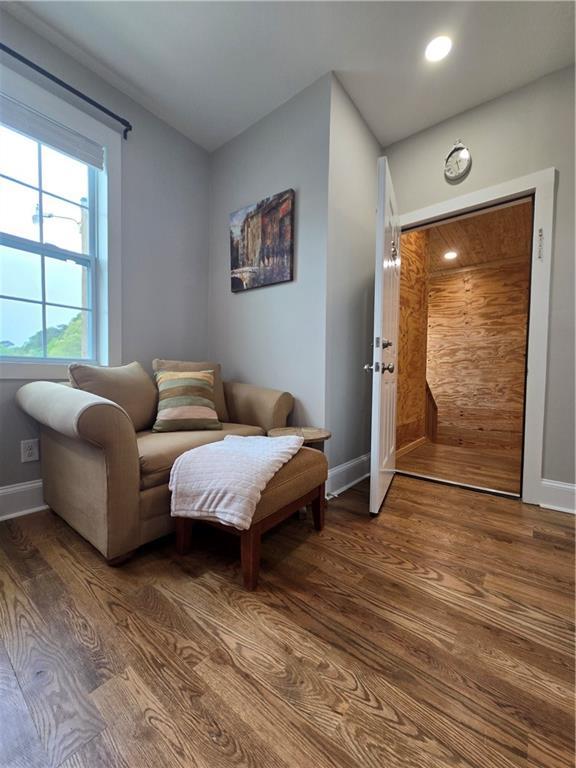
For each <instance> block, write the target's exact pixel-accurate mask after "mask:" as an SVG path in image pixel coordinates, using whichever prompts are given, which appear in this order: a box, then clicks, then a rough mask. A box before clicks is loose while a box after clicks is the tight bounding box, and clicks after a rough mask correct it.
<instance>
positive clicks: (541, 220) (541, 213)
mask: <svg viewBox="0 0 576 768" xmlns="http://www.w3.org/2000/svg"><path fill="white" fill-rule="evenodd" d="M556 176H557V172H556V170H555V169H554V168H547V169H545V170H543V171H537V172H536V173H531V174H528V175H527V176H521V177H519V178H517V179H512V180H511V181H506V182H504V183H503V184H497V185H495V186H493V187H485V188H484V189H479V190H477V191H476V192H469V193H468V194H466V195H460V196H458V197H453V198H451V199H450V200H443V201H442V202H440V203H436V204H435V205H430V206H428V207H427V208H421V209H420V210H417V211H412V212H410V213H405V214H404V215H402V216H400V224H401V226H402V229H406V228H408V227H415V226H417V225H419V224H429V223H430V222H433V221H438V220H440V219H445V218H447V217H449V216H454V215H456V214H459V213H466V212H467V211H473V210H475V209H476V208H481V207H485V206H487V205H491V204H494V203H499V202H505V201H506V200H513V199H514V198H517V197H521V196H523V195H526V194H533V195H534V237H533V240H532V275H531V282H530V320H529V328H528V359H527V377H526V402H525V413H526V418H525V423H524V466H523V482H522V500H523V501H525V502H527V503H529V504H541V503H543V502H544V501H545V499H544V496H543V484H542V482H543V478H542V454H543V448H544V409H545V404H546V375H547V368H548V319H549V305H550V274H551V270H552V249H553V238H554V205H555V188H556Z"/></svg>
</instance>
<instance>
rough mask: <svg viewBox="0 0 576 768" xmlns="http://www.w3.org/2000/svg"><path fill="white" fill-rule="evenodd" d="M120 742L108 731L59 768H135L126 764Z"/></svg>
mask: <svg viewBox="0 0 576 768" xmlns="http://www.w3.org/2000/svg"><path fill="white" fill-rule="evenodd" d="M126 751H127V750H125V748H124V746H123V745H122V746H121V744H120V740H119V739H118V738H117V737H116V736H115V735H114V734H112V733H111V732H110V731H108V730H107V729H106V730H104V731H102V732H101V733H99V734H98V735H97V736H95V737H94V738H93V739H91V740H90V741H89V742H88V743H87V744H84V745H83V746H82V747H80V749H78V750H77V751H76V752H74V754H73V755H71V756H70V757H69V758H68V759H67V760H65V761H64V762H63V763H60V765H59V766H58V768H133V766H132V765H130V764H129V763H127V762H126V760H125V758H124V756H123V754H122V752H126Z"/></svg>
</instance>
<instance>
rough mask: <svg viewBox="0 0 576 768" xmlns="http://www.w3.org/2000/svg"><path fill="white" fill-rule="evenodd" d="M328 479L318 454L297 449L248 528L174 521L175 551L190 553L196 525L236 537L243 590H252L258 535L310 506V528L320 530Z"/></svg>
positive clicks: (256, 569)
mask: <svg viewBox="0 0 576 768" xmlns="http://www.w3.org/2000/svg"><path fill="white" fill-rule="evenodd" d="M327 477H328V462H327V461H326V457H325V456H324V454H323V453H321V452H320V451H316V450H314V449H313V448H301V449H300V450H299V451H298V453H297V454H296V455H295V456H293V457H292V458H291V459H290V461H289V462H287V463H286V464H284V466H283V467H282V468H281V469H279V470H278V472H277V473H276V474H275V475H274V477H273V478H272V480H270V482H269V483H268V485H267V486H266V488H265V489H264V490H263V491H262V497H261V499H260V501H259V502H258V506H257V507H256V511H255V513H254V518H253V519H252V525H251V526H250V528H249V529H248V530H246V531H240V530H238V529H237V528H232V527H231V526H229V525H223V524H222V523H217V522H213V521H208V520H206V521H197V520H194V519H190V518H188V517H177V518H176V549H177V551H178V554H180V555H185V554H186V553H187V552H188V551H189V550H190V545H191V540H192V527H193V525H194V523H196V522H207V523H208V524H209V525H212V526H214V527H216V528H220V529H221V530H223V531H227V532H228V533H233V534H235V535H237V536H240V555H241V562H242V574H243V578H244V586H245V587H246V589H250V590H252V589H255V588H256V585H257V584H258V572H259V570H260V540H261V537H262V534H263V533H265V532H266V531H267V530H269V529H270V528H273V527H274V526H275V525H278V523H281V522H282V520H285V519H286V518H287V517H290V515H293V514H294V513H295V512H297V511H298V510H299V509H300V508H301V507H305V506H307V505H308V504H310V505H311V506H312V518H313V521H314V528H315V529H316V530H317V531H321V530H322V528H323V527H324V509H325V507H326V499H325V495H324V486H325V483H326V478H327Z"/></svg>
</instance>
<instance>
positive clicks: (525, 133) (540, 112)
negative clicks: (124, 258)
mask: <svg viewBox="0 0 576 768" xmlns="http://www.w3.org/2000/svg"><path fill="white" fill-rule="evenodd" d="M457 139H462V140H463V141H464V142H465V143H466V144H468V145H469V147H470V149H471V151H472V156H473V163H474V165H473V168H472V171H471V173H470V176H469V177H468V178H467V179H466V180H465V181H464V182H463V183H462V184H460V185H459V186H458V187H457V188H454V187H451V186H449V185H448V184H446V183H445V181H444V179H443V175H442V166H443V158H444V156H445V154H446V152H447V151H448V150H449V148H450V147H451V146H452V144H453V143H454V141H456V140H457ZM385 154H386V155H387V156H388V159H389V161H390V167H391V172H392V178H393V181H394V187H395V191H396V196H397V199H398V205H399V208H400V211H401V212H402V213H407V212H409V211H413V210H417V209H419V208H423V207H425V206H427V205H431V204H433V203H437V202H439V201H442V200H446V199H449V198H451V197H454V196H456V195H460V194H464V193H465V192H470V191H472V190H476V189H481V188H482V187H487V186H490V185H492V184H498V183H500V182H503V181H507V180H509V179H513V178H515V177H518V176H523V175H524V174H527V173H531V172H533V171H539V170H542V169H544V168H548V167H551V166H554V167H555V168H556V169H557V170H558V171H559V181H558V188H557V197H556V224H555V240H554V256H553V263H552V289H551V309H550V330H549V333H550V336H549V348H548V349H549V357H548V363H547V364H548V390H547V398H546V414H545V439H544V468H543V470H544V472H543V474H544V477H546V478H548V479H550V480H559V481H561V482H566V483H573V482H574V468H575V457H574V416H575V414H574V408H575V396H574V71H573V69H572V68H570V69H565V70H561V71H559V72H556V73H554V74H552V75H548V76H547V77H544V78H542V79H541V80H538V81H536V82H534V83H531V84H530V85H527V86H526V87H524V88H521V89H519V90H517V91H514V92H513V93H510V94H508V95H506V96H503V97H501V98H499V99H495V100H494V101H490V102H488V103H486V104H483V105H481V106H479V107H477V108H475V109H472V110H470V111H468V112H465V113H463V114H461V115H458V116H457V117H454V118H452V119H450V120H447V121H446V122H444V123H441V124H440V125H437V126H435V127H433V128H430V129H428V130H426V131H423V132H422V133H419V134H417V135H415V136H412V137H411V138H408V139H405V140H404V141H401V142H398V143H397V144H394V145H393V146H391V147H388V148H387V149H386V150H385ZM545 364H546V361H544V360H543V361H542V365H545Z"/></svg>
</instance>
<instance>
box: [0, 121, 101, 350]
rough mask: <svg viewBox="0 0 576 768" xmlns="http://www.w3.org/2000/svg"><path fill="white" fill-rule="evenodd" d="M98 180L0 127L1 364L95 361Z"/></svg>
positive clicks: (94, 172)
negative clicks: (8, 360)
mask: <svg viewBox="0 0 576 768" xmlns="http://www.w3.org/2000/svg"><path fill="white" fill-rule="evenodd" d="M98 176H99V172H98V170H97V169H96V168H94V167H92V166H90V165H88V164H86V163H84V162H81V161H79V160H76V159H74V158H72V157H70V156H69V155H66V154H63V153H62V152H59V151H57V150H55V149H52V148H51V147H49V146H47V145H46V144H42V143H41V142H38V141H35V140H34V139H32V138H30V137H27V136H25V135H23V134H21V133H18V132H16V131H14V130H11V129H10V128H8V127H6V126H2V125H0V357H2V358H10V359H12V360H27V359H30V358H32V359H35V360H50V361H53V360H63V361H64V360H79V359H80V360H95V359H96V358H97V353H96V350H97V339H96V330H97V324H96V322H95V314H96V311H97V302H96V296H97V295H96V290H95V278H96V268H95V261H96V258H97V231H96V201H97V199H98V196H97V185H98Z"/></svg>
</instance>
